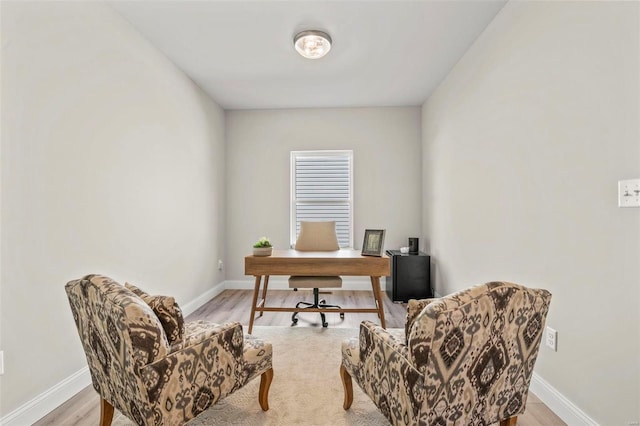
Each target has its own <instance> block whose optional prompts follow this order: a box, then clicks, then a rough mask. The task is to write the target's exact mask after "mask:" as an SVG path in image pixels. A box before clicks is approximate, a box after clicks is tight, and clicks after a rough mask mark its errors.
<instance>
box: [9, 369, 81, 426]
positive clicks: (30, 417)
mask: <svg viewBox="0 0 640 426" xmlns="http://www.w3.org/2000/svg"><path fill="white" fill-rule="evenodd" d="M90 384H91V374H89V367H84V368H83V369H81V370H79V371H76V372H75V373H73V374H72V375H71V376H69V377H67V378H66V379H64V380H63V381H61V382H60V383H58V384H57V385H55V386H53V387H52V388H50V389H48V390H46V391H44V392H43V393H41V394H40V395H38V396H36V397H35V398H33V399H32V400H31V401H29V402H27V403H26V404H24V405H22V406H20V407H18V409H16V410H14V411H12V412H11V413H9V414H7V415H6V416H4V417H3V418H2V419H0V425H3V426H22V425H32V424H34V423H35V422H37V421H38V420H40V419H41V418H43V417H44V416H46V415H47V414H49V413H50V412H51V411H53V410H54V409H56V408H57V407H59V406H60V405H62V404H64V403H65V402H66V401H67V400H68V399H69V398H71V397H72V396H74V395H75V394H77V393H78V392H80V391H81V390H82V389H84V388H86V387H87V386H89V385H90Z"/></svg>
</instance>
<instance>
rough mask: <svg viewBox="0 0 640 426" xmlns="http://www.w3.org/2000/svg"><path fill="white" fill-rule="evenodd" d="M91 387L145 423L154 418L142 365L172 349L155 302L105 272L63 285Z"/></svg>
mask: <svg viewBox="0 0 640 426" xmlns="http://www.w3.org/2000/svg"><path fill="white" fill-rule="evenodd" d="M65 290H66V292H67V296H68V298H69V304H70V305H71V311H72V313H73V318H74V320H75V323H76V327H77V328H78V334H79V335H80V340H81V341H82V346H83V348H84V352H85V355H86V357H87V363H88V365H89V371H90V372H91V380H92V382H93V387H94V388H95V389H96V391H97V392H98V393H99V394H100V395H101V396H102V398H104V399H106V400H107V401H109V402H110V403H111V404H112V405H113V406H114V407H115V408H117V409H118V410H120V411H121V412H123V413H125V414H126V415H128V417H129V418H133V419H137V421H138V422H139V423H146V420H145V419H150V418H153V413H152V412H141V410H144V411H150V410H151V409H150V405H149V403H148V401H147V395H146V390H145V386H144V384H143V382H142V379H141V378H140V376H139V374H138V371H139V368H140V367H142V366H144V365H146V364H148V363H150V362H152V361H154V360H157V359H160V358H164V357H165V356H166V355H167V354H168V353H169V343H168V341H167V337H166V335H165V332H164V330H163V328H162V325H161V324H160V321H159V320H158V317H157V316H156V315H155V314H154V312H153V311H152V310H151V308H150V307H149V306H148V305H147V304H146V303H144V301H143V300H142V299H140V298H139V297H138V296H136V295H135V294H133V293H132V292H131V291H130V290H128V289H127V288H125V287H124V286H122V285H120V284H119V283H117V282H115V281H113V280H111V279H110V278H107V277H104V276H101V275H87V276H85V277H84V278H81V279H79V280H74V281H71V282H69V283H68V284H67V285H66V286H65Z"/></svg>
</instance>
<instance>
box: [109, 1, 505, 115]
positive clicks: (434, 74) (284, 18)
mask: <svg viewBox="0 0 640 426" xmlns="http://www.w3.org/2000/svg"><path fill="white" fill-rule="evenodd" d="M505 3H506V0H496V1H486V0H474V1H455V0H453V1H452V0H448V1H404V0H387V1H373V0H369V1H354V0H342V1H326V0H325V1H302V0H290V1H271V0H259V1H240V0H236V1H220V0H208V1H202V0H200V1H185V0H164V1H114V2H110V3H109V4H110V5H111V6H112V7H113V8H114V9H115V10H116V11H117V12H119V13H120V14H121V15H123V16H124V17H125V18H126V19H127V20H128V21H130V22H131V23H132V24H133V26H134V27H135V28H136V29H137V30H138V31H139V32H140V33H141V34H143V35H144V36H145V37H146V38H147V39H148V40H149V41H151V43H152V44H153V45H155V46H156V47H157V48H158V49H160V50H161V51H162V52H164V53H165V54H166V55H167V57H169V59H170V60H171V61H172V62H173V63H175V64H176V65H177V66H178V67H179V68H180V69H182V70H183V71H184V72H185V73H186V74H187V75H189V76H190V77H191V78H192V79H193V80H194V81H195V82H196V83H197V84H198V85H199V86H200V87H202V88H203V89H204V90H205V91H206V92H207V93H208V94H209V95H210V96H211V97H212V98H213V99H214V100H215V101H216V102H217V103H218V104H219V105H220V106H222V107H223V108H225V109H263V108H313V107H367V106H414V105H421V104H422V103H423V102H424V101H425V100H426V98H427V97H428V96H429V95H430V94H431V93H432V92H433V90H434V89H435V88H436V87H437V86H438V84H439V83H440V82H441V81H442V79H443V78H444V77H445V76H446V75H447V73H448V72H449V71H450V70H451V68H452V67H453V66H454V65H455V63H456V62H457V61H458V60H459V59H460V58H461V57H462V55H463V54H464V53H465V52H466V51H467V49H468V48H469V47H470V46H471V44H472V43H473V42H474V41H475V40H476V38H477V37H478V36H479V35H480V33H481V32H482V31H483V30H484V29H485V27H486V26H487V25H488V24H489V22H491V20H492V19H493V17H494V16H495V15H496V14H497V13H498V12H499V11H500V9H501V8H502V7H503V6H504V4H505ZM306 29H320V30H323V31H326V32H328V33H329V34H330V35H331V37H332V39H333V47H332V49H331V52H329V54H328V55H327V56H325V57H324V58H322V59H316V60H309V59H304V58H302V57H301V56H300V55H298V54H297V53H296V51H295V49H294V47H293V36H294V35H295V34H296V33H297V32H299V31H302V30H306Z"/></svg>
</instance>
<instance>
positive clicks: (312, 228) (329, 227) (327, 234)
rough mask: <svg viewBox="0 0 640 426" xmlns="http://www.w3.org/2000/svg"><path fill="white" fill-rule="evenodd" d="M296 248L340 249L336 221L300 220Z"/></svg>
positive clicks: (307, 249)
mask: <svg viewBox="0 0 640 426" xmlns="http://www.w3.org/2000/svg"><path fill="white" fill-rule="evenodd" d="M295 249H296V250H300V251H336V250H340V245H339V244H338V236H337V235H336V223H335V222H334V221H331V222H300V233H299V234H298V239H297V240H296V246H295Z"/></svg>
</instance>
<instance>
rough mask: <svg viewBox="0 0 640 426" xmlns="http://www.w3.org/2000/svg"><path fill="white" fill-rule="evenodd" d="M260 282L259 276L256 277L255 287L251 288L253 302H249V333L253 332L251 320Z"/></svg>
mask: <svg viewBox="0 0 640 426" xmlns="http://www.w3.org/2000/svg"><path fill="white" fill-rule="evenodd" d="M261 280H262V276H261V275H256V285H255V287H254V288H253V302H251V318H249V333H248V334H251V331H252V330H253V320H254V317H255V316H256V304H257V303H258V293H260V281H261Z"/></svg>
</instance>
